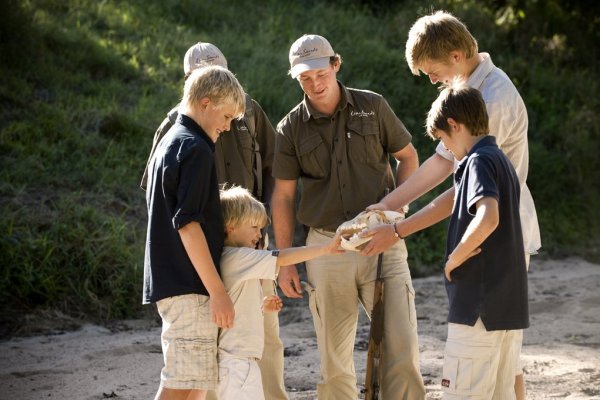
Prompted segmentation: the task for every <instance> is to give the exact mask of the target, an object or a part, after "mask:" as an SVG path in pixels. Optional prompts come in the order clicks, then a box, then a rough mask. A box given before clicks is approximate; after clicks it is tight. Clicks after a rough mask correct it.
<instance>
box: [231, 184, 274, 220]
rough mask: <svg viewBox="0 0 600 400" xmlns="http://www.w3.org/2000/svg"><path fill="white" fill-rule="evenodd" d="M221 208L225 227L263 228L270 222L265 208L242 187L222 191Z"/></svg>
mask: <svg viewBox="0 0 600 400" xmlns="http://www.w3.org/2000/svg"><path fill="white" fill-rule="evenodd" d="M220 197H221V208H222V209H223V220H224V223H225V226H234V227H235V226H239V225H241V224H243V223H250V224H252V225H256V226H260V227H261V228H263V227H264V226H265V225H267V223H268V222H269V216H268V215H267V211H266V210H265V206H264V205H263V204H262V203H261V202H260V201H258V200H257V199H256V198H254V196H252V194H251V193H250V192H249V191H248V189H245V188H243V187H241V186H232V187H230V188H222V189H221V190H220Z"/></svg>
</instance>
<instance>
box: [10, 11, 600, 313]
mask: <svg viewBox="0 0 600 400" xmlns="http://www.w3.org/2000/svg"><path fill="white" fill-rule="evenodd" d="M392 3H393V2H392ZM392 3H385V2H375V1H370V0H364V1H358V0H343V1H341V2H330V1H316V0H308V1H303V2H284V1H277V0H266V1H262V2H256V1H250V0H240V1H236V2H229V1H225V2H224V1H208V0H207V1H192V0H186V1H174V0H167V1H161V2H158V1H142V0H131V1H128V2H124V1H119V0H106V1H102V2H93V1H90V0H65V1H62V2H57V1H52V0H27V1H14V0H7V1H5V2H2V4H1V5H0V54H2V55H3V57H2V60H1V61H0V210H2V218H1V219H0V235H1V236H0V251H1V252H2V254H3V257H2V261H1V263H2V265H1V273H0V290H1V293H2V295H0V310H1V311H2V312H3V313H5V312H8V310H24V311H27V310H33V309H35V308H36V307H50V308H60V309H61V310H63V311H64V312H67V313H69V314H76V315H86V316H88V317H92V318H97V319H109V318H120V317H130V316H135V315H139V312H140V309H141V307H140V298H141V297H140V295H141V283H142V282H141V280H142V278H141V275H142V264H143V250H144V239H145V224H146V209H145V201H144V194H143V192H142V191H141V190H140V189H139V187H138V184H139V179H140V176H141V173H142V171H143V168H144V165H145V162H146V157H147V154H148V150H149V147H150V145H151V141H152V135H153V132H154V129H155V128H156V126H157V125H158V124H159V123H160V121H161V120H162V119H163V118H164V115H165V113H166V112H167V111H168V110H169V109H170V108H171V107H172V106H173V105H174V104H176V103H177V102H178V101H179V97H180V96H181V86H182V82H183V71H182V67H181V61H182V58H183V54H184V53H185V50H186V49H187V48H188V47H189V46H190V45H191V44H192V43H194V42H197V41H210V42H213V43H215V44H217V45H218V46H219V48H221V50H222V51H223V52H224V54H225V55H226V56H227V59H228V61H229V66H230V68H231V70H232V71H233V72H235V73H236V75H237V76H238V78H239V79H240V81H241V83H242V84H243V86H244V87H245V88H246V90H247V91H248V92H249V93H250V94H251V95H252V96H253V97H254V98H256V99H257V100H258V102H259V103H260V104H261V105H262V106H263V108H264V109H265V111H266V112H267V114H268V115H269V117H270V118H271V121H272V122H273V124H276V123H277V122H278V121H279V120H280V119H281V118H282V117H283V116H284V115H285V114H286V113H287V112H288V111H289V110H290V109H291V108H292V107H293V106H295V105H296V104H297V103H298V102H299V101H300V100H301V96H302V93H301V91H300V88H299V86H298V84H297V82H295V81H294V80H292V79H290V77H289V75H287V70H288V68H289V66H288V60H287V54H288V49H289V45H290V44H291V43H292V42H293V41H294V40H295V39H296V38H297V37H299V36H300V35H302V34H304V33H319V34H322V35H324V36H326V37H328V38H329V39H330V41H331V42H332V44H333V45H334V48H335V49H336V51H338V52H339V53H340V54H341V55H342V57H343V59H344V63H343V65H342V69H341V73H340V75H339V77H340V80H341V81H342V82H344V83H345V84H346V85H348V86H350V87H358V88H366V89H370V90H374V91H376V92H379V93H381V94H383V95H384V96H385V97H386V99H387V100H388V101H389V103H390V105H391V106H392V108H393V109H394V110H395V111H396V113H397V114H398V116H399V117H400V118H401V119H402V120H403V122H404V123H405V125H406V126H407V127H408V129H409V130H410V132H412V134H413V138H414V140H413V143H414V144H415V147H416V148H417V150H418V152H419V156H420V159H421V161H424V160H425V159H426V158H427V157H428V156H429V155H431V154H432V152H433V149H434V147H435V143H434V142H432V141H431V140H429V139H428V138H426V137H425V136H424V135H423V120H424V117H425V114H426V112H427V110H428V109H429V106H430V104H431V102H432V101H433V100H434V98H435V97H436V93H437V90H436V88H435V87H434V86H432V85H431V84H430V83H429V82H428V79H427V78H426V77H423V76H421V77H415V76H413V75H411V73H410V71H409V69H408V67H407V66H406V63H405V61H404V55H403V54H404V42H405V40H406V35H407V32H408V30H409V28H410V26H411V25H412V23H413V22H414V20H415V19H416V18H417V17H418V16H420V15H423V14H425V13H428V12H430V11H431V9H441V8H444V9H447V10H449V11H451V12H453V13H455V14H456V15H457V16H459V17H460V18H461V19H463V20H464V21H465V22H466V23H467V25H468V26H469V28H470V29H471V30H472V32H473V33H474V35H475V36H476V37H477V38H478V40H479V45H480V49H481V50H482V51H488V52H490V53H491V54H492V56H493V59H494V62H495V63H496V65H498V66H499V67H501V68H502V69H504V70H505V71H506V72H507V73H508V75H509V76H511V78H512V79H513V81H514V82H515V84H516V86H517V87H518V89H519V91H520V92H521V94H522V96H523V98H524V100H525V103H526V105H527V107H528V112H529V118H530V131H529V139H530V174H529V180H528V183H529V186H530V188H531V190H532V193H533V195H534V198H535V200H536V205H537V209H538V215H539V218H540V224H541V227H542V239H543V245H544V247H543V250H544V252H546V254H549V255H551V256H557V255H564V254H579V255H582V256H585V257H589V258H591V259H595V260H598V259H600V256H599V255H598V250H597V249H598V238H599V237H600V236H599V235H598V233H599V232H600V229H599V228H600V226H599V225H600V222H599V221H600V215H599V214H600V207H598V202H597V200H596V199H597V198H598V196H599V194H600V193H599V185H598V182H600V176H599V175H600V165H599V163H600V161H598V158H597V156H596V155H597V154H598V153H599V152H600V149H599V143H600V134H599V131H598V129H599V128H598V127H599V126H600V124H599V123H600V121H599V120H598V119H599V117H598V115H597V112H596V110H598V109H600V107H599V104H598V98H597V93H598V83H597V77H598V70H597V65H596V61H595V60H597V59H598V55H597V52H598V47H597V43H598V39H599V38H598V36H599V32H600V29H598V23H599V22H598V19H597V18H595V17H594V15H597V13H594V12H591V11H589V10H587V9H584V2H579V1H569V2H558V1H556V0H552V1H547V2H540V1H536V0H525V1H517V0H509V1H504V2H497V1H494V0H486V1H475V0H461V1H458V0H439V1H434V2H433V3H431V4H428V5H427V6H422V5H421V4H422V3H421V2H418V1H415V0H408V1H404V2H400V3H398V4H392ZM594 7H596V8H598V6H594ZM586 10H587V11H586ZM250 15H251V18H247V16H250ZM449 185H450V182H447V183H446V184H445V185H443V186H444V188H447V187H448V186H449ZM439 190H441V189H439ZM439 190H438V191H435V192H434V193H431V194H428V195H427V196H424V197H423V198H422V199H419V200H418V201H416V202H415V203H414V204H412V206H411V210H413V211H415V210H418V209H419V208H420V207H422V206H424V205H425V204H426V203H427V202H428V201H429V200H430V199H432V198H433V197H434V196H435V194H436V193H439ZM445 229H446V225H445V224H443V223H442V224H439V225H438V226H436V227H434V228H431V229H429V230H426V231H424V232H420V233H418V234H416V235H414V236H413V237H411V238H410V239H409V240H408V247H409V250H410V260H409V261H410V264H411V267H412V269H413V273H414V275H415V276H421V275H426V274H429V273H432V272H436V271H439V265H440V264H441V263H442V257H443V254H444V246H445V234H446V232H445Z"/></svg>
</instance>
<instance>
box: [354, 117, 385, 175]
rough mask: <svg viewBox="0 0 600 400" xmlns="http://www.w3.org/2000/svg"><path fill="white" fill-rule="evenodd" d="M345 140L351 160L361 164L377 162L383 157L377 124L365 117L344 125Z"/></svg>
mask: <svg viewBox="0 0 600 400" xmlns="http://www.w3.org/2000/svg"><path fill="white" fill-rule="evenodd" d="M346 142H347V143H348V155H349V157H350V159H351V160H356V161H358V162H361V163H363V164H377V163H379V162H380V161H381V159H382V157H383V147H382V146H381V141H380V140H379V125H378V124H377V122H376V121H373V120H369V119H366V118H359V119H357V120H352V121H349V122H348V124H347V126H346Z"/></svg>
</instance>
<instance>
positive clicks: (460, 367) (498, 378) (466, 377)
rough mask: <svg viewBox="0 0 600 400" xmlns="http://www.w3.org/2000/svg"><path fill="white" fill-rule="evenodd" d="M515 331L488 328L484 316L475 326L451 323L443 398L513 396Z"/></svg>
mask: <svg viewBox="0 0 600 400" xmlns="http://www.w3.org/2000/svg"><path fill="white" fill-rule="evenodd" d="M516 332H517V331H514V330H504V331H489V332H488V331H486V330H485V326H484V325H483V323H482V322H481V319H478V320H477V322H476V323H475V326H468V325H459V324H453V323H449V324H448V339H447V340H446V348H445V350H444V368H443V371H442V390H443V392H444V399H452V400H455V399H465V398H469V399H502V400H510V399H514V398H515V391H514V383H515V363H516V362H517V359H518V358H517V357H515V355H516V354H518V352H516V351H515V349H514V344H515V338H514V335H515V333H516Z"/></svg>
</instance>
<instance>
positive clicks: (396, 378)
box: [306, 229, 425, 400]
mask: <svg viewBox="0 0 600 400" xmlns="http://www.w3.org/2000/svg"><path fill="white" fill-rule="evenodd" d="M331 236H332V234H331V233H327V232H323V231H320V230H316V229H311V230H310V232H309V234H308V237H307V240H306V244H307V245H315V244H321V243H325V242H328V241H329V240H330V238H331ZM406 258H407V251H406V246H405V244H404V242H403V241H400V242H398V243H397V244H395V245H394V246H393V247H392V248H390V249H389V250H388V251H387V252H385V254H384V258H383V260H384V262H383V276H384V278H385V288H384V304H385V311H384V333H383V344H382V354H383V357H382V366H381V368H382V387H381V393H380V398H381V399H383V400H397V399H410V400H419V399H424V398H425V387H424V384H423V379H422V377H421V374H420V371H419V345H418V341H417V318H416V312H415V304H414V289H413V287H412V281H411V278H410V272H409V269H408V263H407V261H406ZM306 265H307V272H308V281H309V285H308V289H309V306H310V310H311V313H312V316H313V323H314V326H315V331H316V334H317V345H318V348H319V354H320V357H321V380H320V382H319V383H318V384H317V395H318V398H319V399H320V400H330V399H331V400H344V399H352V400H356V398H357V395H358V394H357V390H356V374H355V369H354V361H353V360H354V359H353V349H354V340H355V337H356V326H357V321H358V304H359V302H360V304H362V305H363V307H364V309H365V310H366V311H367V313H368V314H370V313H371V309H372V307H373V292H374V289H375V279H376V274H377V257H364V256H361V255H360V254H358V253H354V252H348V253H346V254H344V255H341V256H324V257H320V258H316V259H314V260H312V261H309V262H307V263H306ZM363 379H364V378H363V377H361V381H362V380H363Z"/></svg>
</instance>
